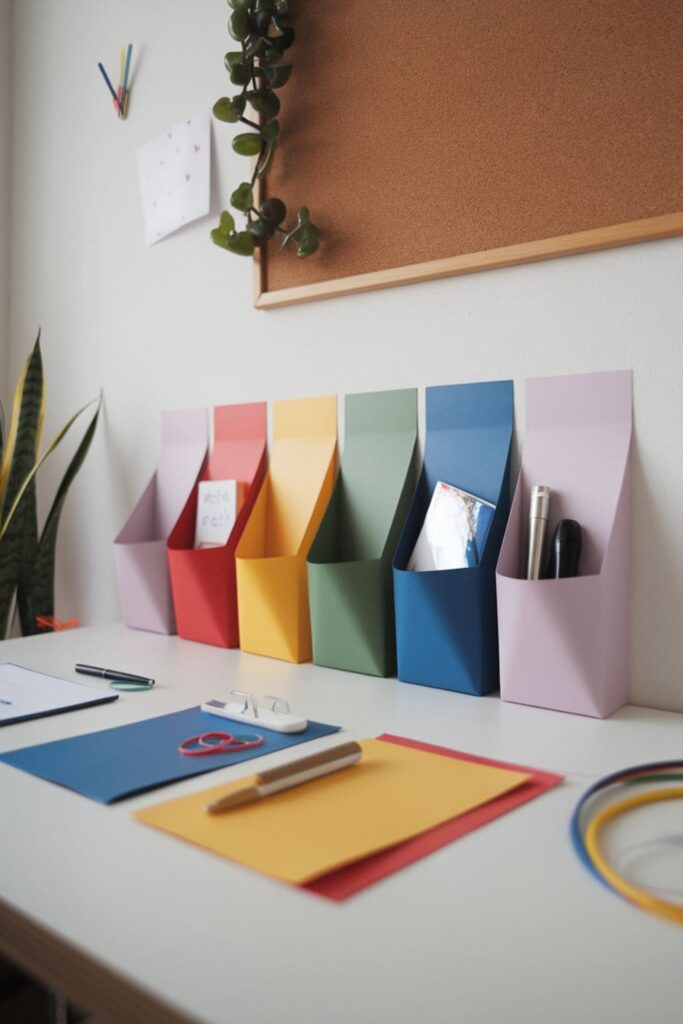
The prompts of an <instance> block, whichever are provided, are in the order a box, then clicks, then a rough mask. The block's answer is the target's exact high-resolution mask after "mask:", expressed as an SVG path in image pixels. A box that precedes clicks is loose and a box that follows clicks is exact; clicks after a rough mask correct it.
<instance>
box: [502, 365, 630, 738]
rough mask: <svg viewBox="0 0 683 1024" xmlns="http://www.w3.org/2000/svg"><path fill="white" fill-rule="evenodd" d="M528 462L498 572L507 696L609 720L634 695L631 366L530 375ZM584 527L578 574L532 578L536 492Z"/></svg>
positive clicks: (553, 514)
mask: <svg viewBox="0 0 683 1024" xmlns="http://www.w3.org/2000/svg"><path fill="white" fill-rule="evenodd" d="M525 403H526V424H525V436H524V450H523V454H522V467H521V472H520V476H519V480H518V483H517V488H516V491H515V496H514V499H513V503H512V510H511V512H510V518H509V520H508V524H507V529H506V531H505V536H504V538H503V544H502V547H501V551H500V557H499V559H498V568H497V573H496V582H497V595H498V628H499V644H500V682H501V696H502V698H503V699H504V700H507V701H515V702H516V703H519V704H533V705H536V706H537V707H545V708H554V709H555V710H557V711H570V712H573V713H575V714H579V715H591V716H593V717H596V718H604V717H605V716H606V715H609V714H611V713H612V712H613V711H615V710H616V709H617V708H619V707H621V705H622V704H625V703H626V701H627V700H628V683H629V680H628V646H629V568H630V538H629V483H630V475H629V451H630V445H631V422H632V374H631V372H630V371H619V372H615V373H592V374H579V375H576V376H569V377H541V378H538V379H535V380H529V381H527V382H526V399H525ZM535 484H544V485H546V486H547V487H550V489H551V509H550V521H549V529H548V536H549V537H552V533H553V531H554V528H555V524H556V523H557V521H558V519H563V518H567V519H576V520H577V521H578V522H579V523H580V525H581V530H582V551H581V558H580V560H579V573H580V575H578V576H576V577H572V578H570V579H560V580H554V579H541V580H527V579H525V578H523V577H524V575H525V557H526V544H527V521H528V515H529V499H530V494H531V489H532V487H533V486H534V485H535Z"/></svg>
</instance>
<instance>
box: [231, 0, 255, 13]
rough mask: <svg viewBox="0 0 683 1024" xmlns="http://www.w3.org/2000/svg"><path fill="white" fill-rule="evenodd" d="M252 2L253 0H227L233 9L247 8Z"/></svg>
mask: <svg viewBox="0 0 683 1024" xmlns="http://www.w3.org/2000/svg"><path fill="white" fill-rule="evenodd" d="M253 2H254V0H228V3H229V4H230V6H231V7H232V9H233V11H241V10H243V9H244V10H248V9H249V8H250V7H251V5H252V3H253Z"/></svg>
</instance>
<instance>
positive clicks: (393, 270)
mask: <svg viewBox="0 0 683 1024" xmlns="http://www.w3.org/2000/svg"><path fill="white" fill-rule="evenodd" d="M627 7H630V8H631V9H632V10H633V12H634V19H635V20H634V22H633V23H632V24H633V29H632V32H636V31H637V29H638V24H637V18H638V16H639V15H640V16H641V17H642V13H643V5H642V2H641V0H629V3H628V4H627ZM313 10H314V14H313V13H312V15H311V16H312V18H313V17H314V18H315V20H316V22H317V30H319V29H320V23H321V19H323V25H324V23H325V22H324V19H325V10H324V5H316V6H315V8H314V9H312V11H313ZM327 13H328V18H327V26H328V27H329V28H330V30H332V28H333V27H334V26H335V22H334V17H335V15H334V12H333V11H332V10H331V9H330V10H329V11H328V12H327ZM625 16H626V14H625ZM477 17H478V15H477ZM550 17H551V19H552V14H551V15H550ZM676 17H678V15H676ZM300 18H306V11H305V9H304V10H302V11H301V12H300ZM338 27H339V26H338V24H337V26H336V28H337V29H338ZM645 27H647V28H648V32H644V26H643V23H642V22H641V24H640V26H639V29H640V31H641V35H640V36H638V39H640V38H644V37H646V36H648V33H649V22H648V23H646V26H645ZM303 28H304V25H302V24H301V21H300V23H299V29H300V30H301V29H303ZM670 29H671V21H669V30H670ZM328 41H329V40H328ZM572 41H573V42H574V40H572ZM309 42H310V40H309ZM415 45H417V41H416V40H415V39H412V41H411V46H415ZM429 45H430V44H429V37H425V42H424V46H425V47H426V46H429ZM643 45H646V42H644V44H643ZM342 49H343V48H342ZM303 52H304V53H307V52H308V49H305V50H304V51H303ZM325 52H326V53H328V54H329V47H328V49H326V51H325ZM343 52H345V53H347V54H348V53H349V52H353V53H354V55H355V56H354V59H355V60H356V61H357V60H358V59H359V57H358V54H356V53H355V49H354V50H353V51H349V50H348V48H347V50H345V51H343ZM463 52H464V53H466V52H467V51H466V50H464V51H463ZM567 52H568V54H569V56H570V57H572V55H573V53H574V52H576V53H577V55H579V54H578V51H572V50H569V51H567ZM647 52H648V54H649V60H650V63H651V64H652V63H653V62H654V57H655V53H656V51H655V50H653V51H652V52H650V51H647ZM661 52H662V53H663V54H664V58H663V61H664V62H663V67H664V68H665V69H666V67H667V63H666V61H668V60H669V59H670V56H671V55H670V52H669V50H668V49H666V50H663V51H661ZM529 54H530V60H532V61H533V56H534V51H533V48H532V49H531V50H530V52H529ZM293 57H294V61H295V63H296V62H297V54H296V53H294V54H293ZM352 63H353V60H352V61H351V63H348V61H347V65H346V68H347V70H348V69H351V70H352V68H351V64H352ZM318 70H319V68H318ZM333 73H334V69H333ZM634 73H635V66H634ZM664 73H665V74H669V75H670V73H671V72H670V71H665V72H664ZM631 78H633V74H632V75H631ZM674 92H676V94H678V90H674ZM577 95H578V94H577ZM657 95H658V93H657V92H655V93H652V94H650V99H651V103H654V102H655V98H656V96H657ZM667 95H668V94H667ZM283 101H284V103H285V112H286V109H287V97H286V94H285V96H283ZM314 102H315V101H314ZM643 102H645V100H643ZM657 102H658V101H657ZM295 103H296V101H295ZM634 109H637V108H634ZM650 109H656V108H653V107H648V108H647V110H650ZM434 113H435V118H436V116H437V115H436V112H434ZM307 116H308V115H307ZM639 116H640V117H641V118H642V117H643V116H644V114H643V111H642V110H641V111H640V115H639ZM670 116H671V113H670V111H669V110H668V107H667V108H661V118H660V124H659V129H658V131H659V135H658V136H657V137H656V142H655V144H656V145H659V142H660V140H663V139H664V138H666V137H668V139H669V142H668V143H667V145H672V144H673V143H672V142H671V138H672V137H671V135H668V136H666V133H664V134H663V133H662V127H663V126H664V128H667V131H668V130H669V128H668V127H667V126H668V124H669V122H668V121H667V122H664V120H663V119H664V118H666V117H670ZM674 120H675V121H676V123H677V122H678V117H677V115H676V117H674ZM435 123H437V122H435ZM672 123H673V122H672ZM625 124H626V122H625ZM627 131H628V129H625V133H624V134H623V135H622V138H623V139H624V140H625V142H626V143H627V144H628V141H629V140H630V138H631V136H630V135H628V134H627V133H626V132H627ZM664 148H665V149H666V146H665V147H664ZM655 152H656V150H655ZM598 153H600V148H599V145H598V146H597V149H596V154H598ZM596 159H599V157H597V156H596ZM296 160H297V157H296V155H295V156H294V161H295V162H294V164H290V166H289V168H288V173H289V174H290V176H292V178H291V180H292V181H295V176H296ZM669 165H670V167H671V168H672V169H675V166H676V164H675V162H673V163H672V162H671V161H669ZM357 166H358V165H357ZM624 166H628V165H627V164H625V165H624ZM360 173H362V171H361V172H360ZM650 173H651V174H652V171H651V172H650ZM669 177H670V172H669ZM354 180H355V179H354ZM410 180H411V181H412V180H413V178H412V177H411V178H410ZM659 180H660V182H661V185H662V192H663V194H664V195H666V192H667V189H668V192H669V194H670V198H671V199H672V204H671V205H672V207H673V212H667V210H666V203H662V202H661V201H659V202H657V201H656V199H657V196H656V195H652V196H651V195H650V193H649V192H647V191H645V192H643V193H642V195H643V196H645V197H646V198H647V202H645V203H642V204H639V203H638V202H635V204H634V206H633V213H634V214H636V216H638V215H641V216H642V214H641V210H642V211H643V212H650V210H651V211H652V213H657V215H656V216H647V217H644V218H643V219H633V220H631V219H629V220H628V221H625V222H619V223H610V217H609V213H610V212H611V213H612V215H613V214H614V213H615V212H618V213H622V212H623V213H625V214H626V215H628V213H629V212H630V211H629V209H628V206H629V203H628V202H625V203H623V204H622V209H621V210H618V211H617V210H616V209H613V210H611V211H608V210H607V209H606V208H605V209H604V210H602V212H603V213H606V214H607V216H606V217H605V218H604V220H603V222H602V224H600V226H596V227H594V228H593V227H590V228H589V229H588V230H586V229H585V228H586V226H587V224H586V221H587V220H588V218H586V217H584V218H579V221H580V220H583V224H581V223H578V224H577V228H578V229H579V230H576V231H573V232H571V233H567V234H557V235H555V236H554V237H545V238H543V237H541V238H538V237H537V238H534V235H533V233H532V232H533V231H534V230H535V228H534V227H533V220H532V223H531V224H530V225H529V227H530V234H529V240H528V241H527V240H520V241H519V242H516V243H515V244H509V245H502V246H501V245H500V241H498V245H497V246H496V244H495V242H496V241H497V240H496V239H495V237H492V241H493V242H494V245H493V246H492V247H491V248H488V249H481V246H477V245H475V246H474V248H479V249H481V251H472V252H464V253H463V252H462V251H461V252H460V253H459V254H456V255H453V256H446V258H442V257H443V255H444V249H446V252H447V247H446V246H444V245H443V244H441V247H440V248H441V251H440V252H438V255H439V257H440V258H437V259H433V260H430V259H426V260H425V259H424V257H425V256H427V257H428V256H429V253H428V252H425V248H424V247H423V248H422V250H421V251H420V253H419V257H418V258H419V262H407V261H406V263H405V264H403V265H397V266H392V267H390V268H388V269H387V268H386V260H385V261H384V267H381V268H380V269H377V270H373V269H371V267H370V268H368V267H367V264H368V263H369V262H371V261H369V260H367V259H365V260H364V259H363V258H361V260H360V262H361V263H363V262H365V263H366V267H361V270H362V271H363V272H360V273H357V274H353V275H352V276H345V273H344V271H345V270H346V272H347V273H348V269H347V268H348V263H349V261H348V258H347V260H346V267H343V262H344V261H343V259H342V261H341V263H342V265H340V267H339V269H340V271H341V273H340V276H339V277H329V276H328V279H327V280H320V281H312V280H311V274H310V273H304V275H303V278H304V279H303V280H302V283H301V284H297V283H296V281H295V279H293V278H294V275H293V274H287V275H285V277H286V278H288V280H286V281H282V276H283V275H282V272H281V271H280V270H279V269H278V271H277V273H275V271H274V272H273V273H274V276H275V280H276V281H277V280H278V278H279V282H278V284H276V285H274V287H273V288H272V289H269V287H268V277H269V275H268V270H269V262H270V261H271V260H272V259H273V258H277V260H278V261H279V256H278V254H276V253H273V254H272V255H270V254H269V252H268V248H267V247H265V248H264V249H263V250H257V251H256V254H255V256H254V306H255V308H257V309H276V308H279V307H282V306H288V305H292V304H296V303H302V302H312V301H315V300H318V299H324V298H332V297H335V296H339V295H352V294H358V293H362V292H366V291H370V290H374V289H379V288H388V287H393V286H397V285H403V284H410V283H414V282H419V281H430V280H437V279H439V278H445V277H451V276H456V275H460V274H466V273H473V272H475V271H478V270H489V269H494V268H497V267H506V266H511V265H514V264H517V263H527V262H534V261H537V260H545V259H552V258H555V257H559V256H565V255H570V254H575V253H583V252H591V251H595V250H600V249H607V248H612V247H615V246H621V245H628V244H632V243H637V242H643V241H652V240H656V239H661V238H668V237H672V236H676V235H681V234H683V208H682V209H678V207H679V205H680V189H679V188H678V186H673V185H671V184H670V182H669V179H668V178H667V177H666V176H664V177H661V178H660V179H659ZM650 181H651V182H652V184H653V185H654V184H655V182H656V181H657V178H656V177H651V179H650ZM259 184H260V183H259ZM268 184H269V185H270V184H271V182H270V179H269V180H268ZM405 184H406V183H405V181H404V182H403V187H404V188H405ZM647 184H649V181H648V182H647V183H646V185H647ZM277 185H278V183H277V181H275V187H277ZM584 187H585V183H584ZM258 191H261V194H262V196H263V195H264V194H267V189H265V188H261V189H259V190H258ZM314 191H315V189H314ZM655 193H656V186H655ZM304 194H306V193H304ZM659 198H660V199H661V197H659ZM314 205H315V204H314ZM318 205H319V198H318ZM648 207H649V210H648V209H647V208H648ZM657 207H659V211H661V212H658V211H657ZM314 212H315V211H314ZM593 213H594V216H595V221H596V222H597V223H600V219H601V218H600V213H601V208H600V206H599V203H598V204H597V205H596V209H595V210H594V211H593ZM611 219H612V220H613V221H614V220H616V219H617V218H615V217H614V216H612V218H611ZM569 220H570V221H571V218H569ZM605 222H606V224H605ZM588 224H590V220H588ZM538 226H540V225H538V224H537V225H536V229H537V228H538ZM547 226H548V227H552V224H551V223H548V224H547ZM558 227H561V228H565V227H571V223H567V218H566V217H565V218H564V222H563V221H562V219H561V217H560V219H559V222H558ZM328 230H329V228H328ZM505 233H506V232H500V233H499V238H500V237H501V235H503V236H504V235H505ZM482 234H483V235H484V237H481V235H482ZM507 234H508V236H509V235H512V236H514V235H515V234H517V236H518V238H519V237H520V233H519V231H510V232H507ZM494 236H495V232H494ZM473 240H474V239H473ZM478 240H479V241H480V242H481V241H486V237H485V232H482V233H481V234H480V237H479V239H478ZM511 240H514V239H511ZM387 245H389V246H390V245H391V243H390V242H389V241H387ZM454 248H455V249H456V251H457V246H456V245H454ZM347 251H348V250H347ZM388 255H390V253H389V254H388ZM397 255H398V253H397ZM406 255H407V253H406V250H405V248H404V249H403V251H402V252H401V253H400V256H399V259H400V260H401V261H403V260H404V259H405V256H406ZM416 255H418V254H417V253H416ZM379 262H380V264H381V262H382V261H381V260H380V261H379ZM278 267H279V262H278ZM329 269H330V267H329V265H328V270H327V271H326V273H327V274H328V275H329ZM349 269H352V268H349ZM368 270H369V272H367V271H368Z"/></svg>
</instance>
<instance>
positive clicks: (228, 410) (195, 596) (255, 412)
mask: <svg viewBox="0 0 683 1024" xmlns="http://www.w3.org/2000/svg"><path fill="white" fill-rule="evenodd" d="M266 412H267V410H266V403H265V402H255V403H251V404H249V405H223V406H218V407H217V408H216V409H215V410H214V445H213V450H212V452H211V455H210V456H209V460H208V463H207V465H206V468H205V470H204V472H203V473H202V475H201V479H202V480H237V481H238V482H239V483H240V484H242V485H243V487H244V499H243V503H242V506H241V508H240V511H239V513H238V515H237V519H236V521H235V525H234V527H233V529H232V532H231V534H230V536H229V538H228V540H227V542H226V543H225V544H224V545H223V546H222V547H217V548H201V549H195V548H194V547H193V544H194V532H195V518H196V515H197V491H198V485H196V486H195V487H194V488H193V490H192V494H191V496H190V499H189V501H188V502H187V505H186V506H185V508H184V510H183V512H182V515H181V516H180V518H179V520H178V522H177V523H176V525H175V528H174V529H173V531H172V533H171V535H170V537H169V539H168V565H169V571H170V575H171V588H172V591H173V604H174V607H175V615H176V623H177V629H178V634H179V635H180V636H182V637H185V639H186V640H198V641H200V642H201V643H205V644H215V645H216V646H218V647H238V646H239V642H240V641H239V626H238V621H237V590H236V584H235V548H236V547H237V543H238V541H239V539H240V537H241V536H242V530H243V529H244V527H245V525H246V522H247V520H248V518H249V515H250V513H251V510H252V507H253V505H254V502H255V500H256V496H257V495H258V492H259V488H260V487H261V483H262V481H263V477H264V474H265V469H266V435H267V421H266Z"/></svg>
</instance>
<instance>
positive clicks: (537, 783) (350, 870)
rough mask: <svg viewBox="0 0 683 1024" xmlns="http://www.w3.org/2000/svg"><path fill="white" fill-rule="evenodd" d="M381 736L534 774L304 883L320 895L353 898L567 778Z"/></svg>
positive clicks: (415, 741) (402, 738) (395, 737)
mask: <svg viewBox="0 0 683 1024" xmlns="http://www.w3.org/2000/svg"><path fill="white" fill-rule="evenodd" d="M377 738H378V739H380V740H384V741H386V742H387V743H398V744H400V745H401V746H404V747H415V748H416V749H417V750H426V751H428V752H429V753H432V754H443V756H444V757H455V758H459V759H460V760H461V761H474V762H475V763H476V764H486V765H492V766H493V767H494V768H512V769H514V770H516V771H523V772H530V773H531V775H532V778H531V779H530V780H529V781H528V782H525V783H523V784H522V785H521V786H518V787H517V789H513V790H512V791H511V792H509V793H504V794H503V795H502V796H500V797H498V798H497V799H496V800H491V801H490V802H489V803H487V804H482V805H481V806H480V807H475V809H474V810H472V811H468V812H467V813H466V814H461V815H460V816H459V817H458V818H453V819H452V820H451V821H447V822H444V824H443V825H437V827H436V828H432V829H430V830H429V831H428V832H423V833H422V834H421V835H419V836H415V837H414V838H413V839H408V840H406V842H405V843H399V844H398V845H397V846H391V847H389V849H387V850H382V851H381V852H380V853H375V854H373V855H372V856H371V857H365V858H364V859H363V860H360V861H356V863H355V864H348V865H347V866H346V867H343V868H339V869H338V870H337V871H331V872H330V873H329V874H328V875H324V876H323V877H322V878H317V879H316V880H315V881H313V882H309V883H308V884H306V885H304V886H302V888H303V889H307V890H308V891H309V892H314V893H317V895H318V896H326V897H327V898H328V899H330V900H345V899H348V897H349V896H353V895H355V893H357V892H360V891H361V890H362V889H365V888H366V887H367V886H368V885H372V884H373V883H374V882H379V881H380V879H382V878H386V877H387V875H390V874H392V873H393V872H394V871H399V870H400V869H401V868H404V867H406V865H408V864H412V863H413V862H414V861H416V860H420V859H421V858H422V857H426V856H427V855H428V854H430V853H433V851H434V850H438V849H439V848H440V847H442V846H445V845H446V843H452V842H453V841H454V840H455V839H459V838H460V837H461V836H464V835H467V833H468V832H472V831H474V829H475V828H479V827H480V826H481V825H485V824H486V822H488V821H493V819H494V818H497V817H498V816H499V815H501V814H506V813H507V812H508V811H512V810H514V809H515V807H520V806H521V805H522V804H525V803H526V802H527V801H528V800H533V799H534V797H536V796H540V794H541V793H544V792H545V791H546V790H547V789H550V788H551V787H552V786H556V785H557V784H558V783H559V782H562V780H563V778H564V776H562V775H554V774H552V773H550V772H540V771H537V770H536V769H535V768H527V767H526V766H524V765H519V764H509V763H508V762H507V761H494V760H492V759H491V758H488V757H475V755H474V754H464V753H461V752H460V751H458V750H450V749H449V748H448V747H435V746H433V745H432V744H431V743H418V742H417V740H409V739H406V738H405V737H404V736H391V735H390V734H388V733H383V734H382V736H378V737H377Z"/></svg>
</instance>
